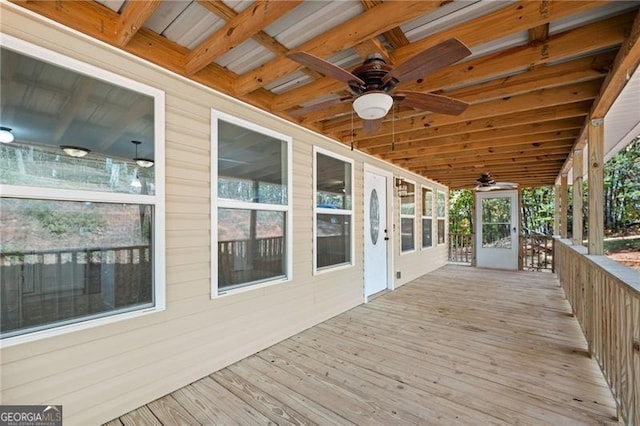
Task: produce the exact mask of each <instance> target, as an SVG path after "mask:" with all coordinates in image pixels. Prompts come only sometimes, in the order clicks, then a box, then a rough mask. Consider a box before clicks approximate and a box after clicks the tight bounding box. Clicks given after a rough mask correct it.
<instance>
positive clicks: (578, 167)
mask: <svg viewBox="0 0 640 426" xmlns="http://www.w3.org/2000/svg"><path fill="white" fill-rule="evenodd" d="M582 158H583V152H582V150H581V149H577V150H576V151H574V153H573V226H572V229H573V232H572V236H573V245H574V246H580V245H582V236H583V235H582V227H583V221H582V176H583V175H584V170H583V167H582V163H583V161H582Z"/></svg>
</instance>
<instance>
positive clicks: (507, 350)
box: [122, 265, 639, 425]
mask: <svg viewBox="0 0 640 426" xmlns="http://www.w3.org/2000/svg"><path fill="white" fill-rule="evenodd" d="M602 281H603V284H605V287H606V282H607V280H605V279H603V280H602ZM607 288H608V287H607ZM610 290H611V289H608V290H607V289H605V290H604V291H603V292H602V294H603V295H604V296H603V298H602V297H601V298H598V297H596V298H595V299H594V302H593V303H596V304H597V303H604V304H607V303H613V299H612V297H613V296H614V295H613V294H610V293H611V291H610ZM576 294H577V293H576ZM596 296H597V294H596ZM572 297H573V296H572ZM576 297H577V296H576ZM617 297H618V299H616V300H617V302H616V303H618V304H622V303H623V302H622V300H623V299H622V298H623V296H622V295H618V296H617ZM621 306H622V305H621ZM630 306H631V305H630ZM623 308H624V311H625V312H629V313H628V315H629V316H630V317H632V318H636V319H637V317H638V315H639V314H638V306H637V303H636V304H635V305H633V306H632V307H627V305H624V306H623ZM580 312H582V311H580ZM621 326H624V327H626V326H627V322H626V320H625V322H624V323H620V322H618V323H615V324H614V323H613V322H608V323H607V324H604V325H603V328H602V333H611V332H612V330H617V329H618V328H619V327H621ZM633 330H634V331H633V333H637V326H636V328H635V329H633ZM606 336H608V335H607V334H605V338H608V337H606ZM594 342H595V343H594V344H595V345H596V346H597V345H598V344H599V340H598V338H597V337H596V336H594ZM606 344H607V345H611V344H613V342H612V341H611V342H610V341H607V343H606ZM586 350H587V345H586V341H585V339H584V337H583V335H582V332H581V329H580V327H579V325H578V322H577V321H576V318H574V317H572V316H571V310H570V307H569V304H568V303H567V301H566V300H565V299H564V298H563V293H562V290H561V288H560V287H559V286H558V281H557V279H556V278H555V277H554V276H553V275H551V274H548V273H540V272H505V271H491V270H479V269H474V268H470V267H464V266H452V265H450V266H446V267H444V268H441V269H439V270H436V271H434V272H432V273H430V274H427V275H424V276H422V277H420V278H418V279H416V280H414V281H412V282H410V283H408V284H406V285H403V286H402V287H401V288H399V289H398V290H396V291H394V292H389V293H387V294H385V295H383V296H380V297H378V298H376V299H374V300H373V301H371V302H369V303H368V304H365V305H361V306H359V307H356V308H354V309H352V310H350V311H347V312H345V313H343V314H341V315H338V316H336V317H334V318H331V319H329V320H327V321H325V322H324V323H322V324H319V325H317V326H315V327H312V328H310V329H308V330H306V331H304V332H302V333H299V334H298V335H296V336H294V337H292V338H290V339H287V340H285V341H283V342H281V343H279V344H276V345H274V346H272V347H270V348H268V349H266V350H263V351H261V352H259V353H258V354H256V355H253V356H250V357H248V358H245V359H244V360H241V361H240V362H238V363H236V364H234V365H232V366H230V367H227V368H226V369H223V370H220V371H219V372H217V373H214V374H212V375H211V376H208V377H206V378H204V379H202V380H199V381H197V382H195V383H192V384H191V385H189V386H187V387H185V388H183V389H181V390H178V391H176V392H174V393H173V394H172V395H171V398H172V399H173V401H175V402H176V403H179V404H180V406H181V407H182V409H184V410H186V411H188V413H189V414H190V415H191V416H192V418H194V419H196V420H197V421H198V422H200V423H205V424H206V423H207V422H210V423H216V424H236V423H238V424H268V423H278V424H371V425H377V424H379V425H389V424H420V423H424V422H425V421H426V422H428V423H429V424H442V425H449V424H452V423H463V424H479V423H480V424H576V423H580V424H596V423H607V422H611V421H614V419H615V416H616V406H615V402H614V401H613V399H612V398H611V394H610V391H609V388H608V386H607V384H606V382H605V381H604V379H603V377H602V374H601V372H600V370H599V368H598V365H597V364H596V362H595V360H593V359H591V358H589V357H587V356H585V354H586ZM607 350H608V349H607ZM605 362H606V364H605V365H604V367H603V368H604V369H605V370H606V371H610V370H611V369H612V368H615V363H616V362H617V363H618V364H624V365H631V364H632V363H631V358H623V357H621V358H620V359H619V360H614V361H606V360H605ZM637 363H638V356H637V354H636V355H634V361H633V365H635V364H637ZM616 377H617V378H616V381H617V382H619V383H621V384H622V388H623V389H628V388H630V387H631V386H634V387H635V388H636V389H637V386H638V382H637V380H635V382H633V383H632V382H631V381H630V378H629V377H628V376H616ZM165 398H167V397H165ZM625 398H626V399H625V403H626V404H630V403H632V402H633V401H634V399H636V398H637V395H636V394H631V396H626V397H625ZM157 405H158V402H155V403H152V404H150V405H149V406H146V407H143V408H142V409H141V412H140V413H133V414H132V413H129V415H127V416H129V417H126V419H127V420H128V419H130V418H132V416H134V417H133V418H134V419H137V418H141V419H143V420H142V421H144V419H145V418H148V416H149V415H151V416H152V420H153V419H155V418H156V417H154V416H153V413H155V415H156V416H159V417H161V418H164V417H163V416H165V414H164V413H161V412H160V411H159V410H158V409H157V408H156V411H153V413H152V411H151V410H149V407H152V409H153V408H154V407H157ZM165 405H166V403H165ZM122 419H123V423H124V419H125V416H123V418H122ZM147 421H148V420H147ZM129 424H130V423H129ZM146 424H153V423H146Z"/></svg>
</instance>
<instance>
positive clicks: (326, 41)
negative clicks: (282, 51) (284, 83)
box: [235, 1, 439, 95]
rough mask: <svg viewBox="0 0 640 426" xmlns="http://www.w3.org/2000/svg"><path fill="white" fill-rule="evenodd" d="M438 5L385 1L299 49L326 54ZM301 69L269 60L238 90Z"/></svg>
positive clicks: (241, 79)
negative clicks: (401, 3) (398, 3)
mask: <svg viewBox="0 0 640 426" xmlns="http://www.w3.org/2000/svg"><path fill="white" fill-rule="evenodd" d="M437 7H439V3H436V2H426V1H411V2H405V3H403V7H398V5H397V4H395V3H394V2H389V3H382V4H380V5H379V6H376V7H374V8H373V9H370V10H368V11H366V12H364V13H362V14H360V15H358V16H356V17H355V18H352V19H350V20H349V21H347V22H345V23H344V24H341V25H338V26H337V27H334V28H332V29H330V30H329V31H327V32H325V33H324V34H322V35H320V36H318V37H315V38H313V39H312V40H310V41H308V42H306V43H303V44H302V45H301V46H298V47H297V49H296V50H300V51H305V52H308V53H311V54H313V55H316V56H318V57H326V56H329V55H331V54H334V53H338V52H340V51H342V50H344V49H346V48H349V47H352V46H354V45H356V44H359V43H362V42H363V41H365V40H368V39H370V38H373V37H375V36H376V35H378V34H382V33H384V32H385V31H387V30H389V29H391V28H394V27H396V26H398V25H400V24H402V23H404V22H406V21H408V20H411V19H413V18H416V17H418V16H420V15H422V14H425V13H427V12H429V11H430V10H433V9H435V8H437ZM299 68H300V65H298V64H297V63H296V62H294V61H292V60H289V59H285V58H278V59H275V60H273V61H269V62H267V63H266V64H264V65H262V66H260V67H258V68H257V69H256V70H254V71H251V72H248V73H246V74H244V75H242V76H240V77H239V78H238V80H237V81H236V83H235V93H236V94H237V95H243V94H247V93H249V92H252V91H254V90H256V89H258V88H260V87H262V86H264V85H266V84H268V83H270V82H272V81H275V80H277V79H278V78H280V77H282V76H284V75H286V74H288V73H290V72H293V71H295V70H297V69H299Z"/></svg>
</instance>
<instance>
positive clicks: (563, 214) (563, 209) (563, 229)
mask: <svg viewBox="0 0 640 426" xmlns="http://www.w3.org/2000/svg"><path fill="white" fill-rule="evenodd" d="M568 195H569V191H568V189H567V175H566V174H563V175H562V176H560V237H562V238H567V198H568V197H567V196H568Z"/></svg>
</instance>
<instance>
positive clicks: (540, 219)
mask: <svg viewBox="0 0 640 426" xmlns="http://www.w3.org/2000/svg"><path fill="white" fill-rule="evenodd" d="M554 202H555V195H554V192H553V187H551V186H541V187H537V188H523V189H522V211H521V226H522V230H523V231H524V232H526V233H530V232H534V233H541V234H547V235H549V234H551V233H552V232H553V217H554Z"/></svg>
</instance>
